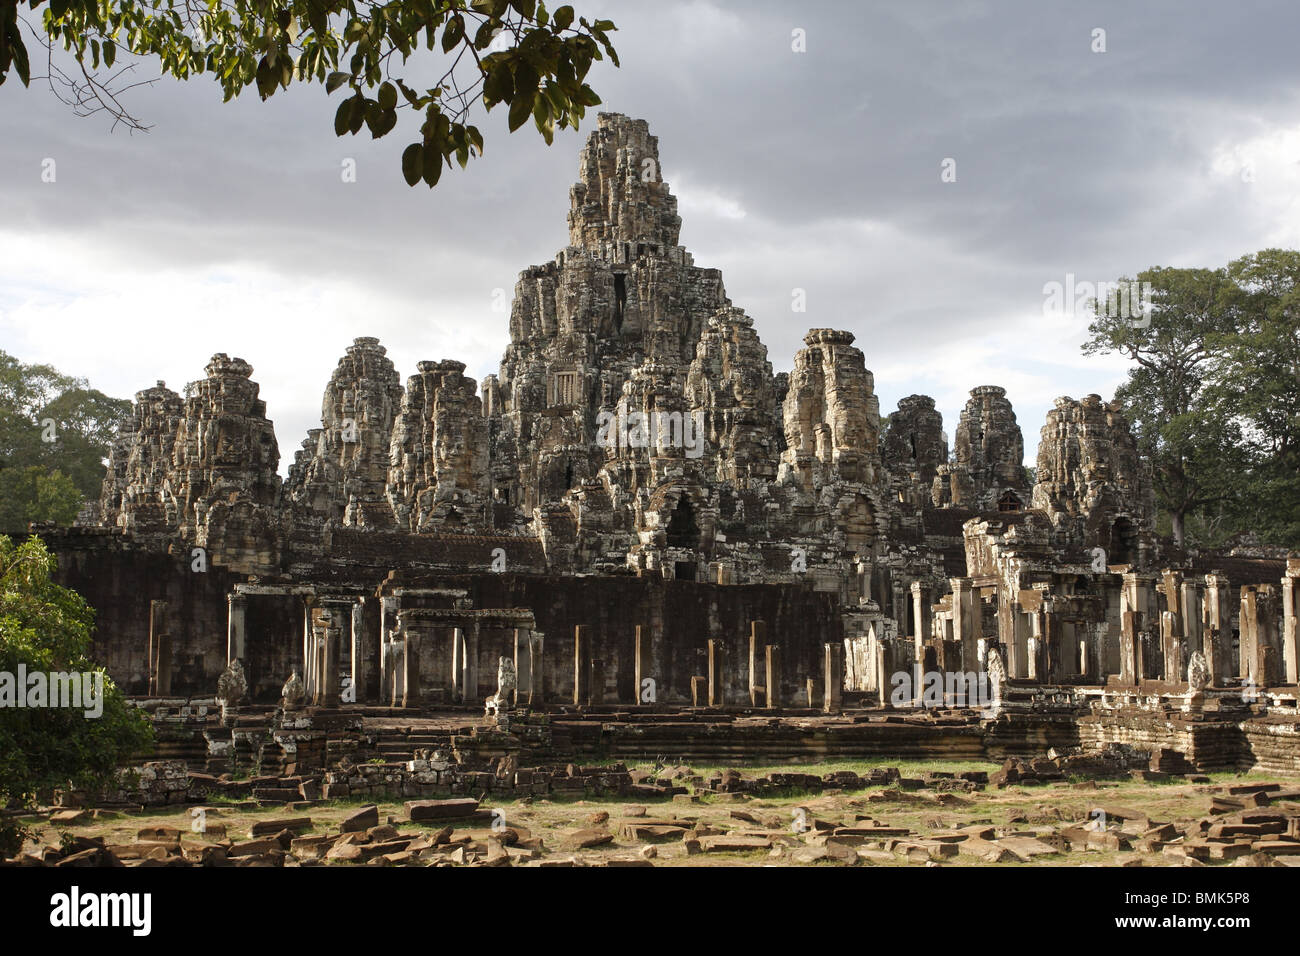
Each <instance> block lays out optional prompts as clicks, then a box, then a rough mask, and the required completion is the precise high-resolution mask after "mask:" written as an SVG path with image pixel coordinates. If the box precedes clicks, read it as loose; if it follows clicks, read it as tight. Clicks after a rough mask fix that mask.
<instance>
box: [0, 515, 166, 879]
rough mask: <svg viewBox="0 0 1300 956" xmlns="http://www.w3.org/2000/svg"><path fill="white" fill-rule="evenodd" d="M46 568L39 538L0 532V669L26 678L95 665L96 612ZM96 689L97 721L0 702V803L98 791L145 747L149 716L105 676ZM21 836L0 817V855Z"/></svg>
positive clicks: (49, 560)
mask: <svg viewBox="0 0 1300 956" xmlns="http://www.w3.org/2000/svg"><path fill="white" fill-rule="evenodd" d="M54 567H55V560H54V556H53V555H52V554H50V553H49V551H47V550H46V548H45V545H44V544H43V543H42V542H41V541H40V539H38V538H35V537H33V538H31V539H29V540H28V541H26V542H24V543H23V544H15V543H14V542H13V541H12V540H11V539H10V538H8V537H5V536H3V535H0V674H8V675H17V673H18V668H19V665H20V664H21V665H25V669H26V672H27V673H28V674H32V673H36V672H41V673H50V672H64V673H72V672H77V673H86V672H90V671H96V670H98V668H96V667H95V665H94V664H93V663H92V661H91V660H90V648H91V628H92V623H93V620H94V612H93V611H92V610H91V609H90V608H89V607H88V606H87V605H86V602H85V601H84V600H83V599H82V598H81V596H80V595H79V594H77V593H76V592H75V591H70V590H68V589H67V588H63V587H60V586H58V585H57V584H55V583H53V581H52V580H51V575H52V574H53V572H54ZM101 673H102V671H101ZM102 686H103V709H102V712H101V713H100V715H99V716H98V717H95V716H88V715H87V714H86V712H85V709H77V708H68V707H22V708H18V707H13V706H0V805H3V806H8V807H17V808H20V809H21V808H25V807H27V806H30V805H31V804H32V803H33V801H35V800H37V799H41V798H46V797H48V795H49V793H50V791H52V790H53V789H54V788H56V787H66V786H71V787H74V788H77V789H83V788H84V789H91V790H94V789H98V788H102V787H104V786H106V785H107V784H108V783H109V782H110V781H111V779H112V777H113V774H114V773H115V771H116V770H117V768H118V766H119V765H120V764H121V763H123V762H124V761H127V760H129V759H130V758H131V757H132V756H134V755H139V754H141V753H143V752H144V751H145V750H146V748H148V747H149V746H150V743H151V740H152V731H151V729H150V725H149V721H148V717H147V715H146V714H144V713H143V712H142V711H140V710H138V709H136V708H133V707H131V706H129V705H128V704H127V701H126V698H125V696H124V695H123V694H122V691H121V690H120V689H119V688H118V687H117V686H116V685H115V684H113V682H112V681H110V680H109V679H108V675H107V674H104V675H103V685H102ZM17 690H18V691H19V692H23V691H25V690H26V688H18V689H17ZM0 699H2V698H0ZM23 836H24V831H23V828H22V827H21V826H19V825H18V823H17V822H16V820H15V819H14V818H13V817H4V818H0V855H12V854H13V853H15V852H16V851H17V849H18V847H19V845H20V844H21V841H22V839H23Z"/></svg>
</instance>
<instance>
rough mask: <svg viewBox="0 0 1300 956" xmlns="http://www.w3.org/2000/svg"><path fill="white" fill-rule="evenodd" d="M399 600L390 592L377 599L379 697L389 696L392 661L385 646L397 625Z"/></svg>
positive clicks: (391, 637) (391, 679)
mask: <svg viewBox="0 0 1300 956" xmlns="http://www.w3.org/2000/svg"><path fill="white" fill-rule="evenodd" d="M401 600H402V599H401V598H399V597H397V596H396V595H392V594H386V595H384V596H383V597H381V598H380V599H379V696H380V698H381V699H388V698H389V697H390V696H391V693H390V690H389V689H390V688H391V687H392V683H393V675H392V673H391V672H390V671H389V667H390V665H391V663H392V655H391V653H388V652H387V651H386V648H388V646H389V642H390V641H392V639H393V632H394V630H395V629H396V627H397V612H398V610H399V609H400V608H401Z"/></svg>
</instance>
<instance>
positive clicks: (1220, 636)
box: [1201, 573, 1236, 687]
mask: <svg viewBox="0 0 1300 956" xmlns="http://www.w3.org/2000/svg"><path fill="white" fill-rule="evenodd" d="M1201 609H1202V611H1203V614H1204V617H1203V624H1202V630H1201V634H1202V638H1201V644H1202V646H1203V647H1204V648H1205V650H1204V654H1205V663H1206V665H1207V666H1208V667H1209V668H1210V685H1211V686H1213V687H1225V686H1227V683H1228V679H1229V678H1230V677H1232V676H1234V675H1235V674H1236V667H1235V665H1234V663H1233V655H1232V610H1231V608H1230V607H1229V605H1228V578H1227V577H1226V576H1225V575H1222V574H1218V573H1211V574H1207V575H1206V576H1205V602H1204V603H1203V604H1202V605H1201Z"/></svg>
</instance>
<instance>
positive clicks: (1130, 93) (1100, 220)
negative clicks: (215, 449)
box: [0, 0, 1300, 465]
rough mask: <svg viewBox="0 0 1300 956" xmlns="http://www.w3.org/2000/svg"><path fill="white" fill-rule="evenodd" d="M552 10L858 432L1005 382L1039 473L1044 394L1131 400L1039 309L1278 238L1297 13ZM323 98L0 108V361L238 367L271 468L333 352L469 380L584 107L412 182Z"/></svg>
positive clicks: (309, 412)
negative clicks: (261, 414)
mask: <svg viewBox="0 0 1300 956" xmlns="http://www.w3.org/2000/svg"><path fill="white" fill-rule="evenodd" d="M575 6H577V7H578V9H579V11H580V12H583V13H587V14H588V15H593V16H604V17H609V18H611V19H613V20H615V21H616V23H617V24H618V27H619V30H618V33H617V34H615V40H616V45H617V47H618V49H619V54H620V58H621V60H622V64H623V65H622V68H621V69H614V68H613V67H612V66H611V65H609V64H608V63H604V64H597V66H596V67H595V69H594V72H593V76H592V78H591V79H592V84H593V86H595V88H596V89H597V90H598V92H599V93H600V94H601V96H602V97H603V100H604V105H603V106H602V107H601V109H608V110H613V111H618V112H623V113H628V114H630V115H633V116H637V117H640V118H644V119H646V120H648V121H649V123H650V126H651V130H652V132H654V133H655V134H656V135H657V136H658V137H659V141H660V153H661V160H662V167H663V175H664V178H665V179H666V180H667V181H668V182H669V184H670V186H671V187H672V188H673V190H674V192H675V193H676V194H677V195H678V198H679V211H680V213H681V215H682V218H683V229H682V243H683V244H684V245H686V246H687V248H688V249H690V250H691V252H692V253H693V254H694V256H695V258H696V262H697V263H699V264H700V265H705V266H716V267H719V268H721V269H722V270H723V275H724V279H725V282H726V285H727V290H728V294H729V295H730V297H731V298H732V300H733V301H734V302H735V303H736V304H737V305H739V306H740V307H742V308H744V309H746V311H748V312H749V314H750V315H752V316H753V317H754V319H755V323H756V326H757V328H758V330H759V332H760V334H761V335H762V337H763V340H764V342H765V343H766V344H767V346H768V349H769V357H770V358H771V360H772V362H773V365H774V366H775V367H776V368H778V369H781V368H788V367H789V366H790V363H791V359H792V356H793V353H794V351H795V350H796V349H797V348H799V347H800V345H801V339H802V336H803V334H804V332H805V331H806V330H807V329H808V328H809V327H822V326H830V327H837V328H846V329H849V330H851V331H853V332H855V333H856V334H857V336H858V343H857V344H858V345H859V346H861V347H862V349H863V351H864V352H865V353H866V356H867V365H868V367H869V368H871V369H872V370H873V371H874V373H875V376H876V388H877V392H878V393H879V394H880V397H881V409H882V412H888V411H889V410H891V409H892V408H893V407H894V406H895V404H896V402H897V400H898V398H900V397H902V396H904V395H907V394H910V393H912V392H917V391H919V392H926V393H928V394H931V395H934V396H935V398H936V399H937V401H938V403H939V407H940V409H941V410H942V411H943V413H944V417H945V423H946V427H947V429H948V431H949V433H950V434H951V433H952V431H953V429H954V428H955V425H956V415H957V412H958V411H959V410H960V408H961V405H962V404H963V402H964V397H965V395H966V393H967V391H968V390H969V389H970V388H971V387H973V386H976V385H980V384H1003V385H1005V386H1006V387H1007V388H1008V395H1009V397H1010V398H1011V399H1012V400H1013V402H1014V403H1015V406H1016V409H1017V413H1018V416H1019V420H1020V423H1021V426H1022V428H1023V429H1024V431H1025V437H1026V446H1027V453H1028V454H1029V455H1030V457H1031V458H1032V455H1033V449H1034V447H1035V444H1036V438H1037V430H1038V425H1039V424H1040V423H1041V422H1042V420H1043V416H1044V414H1045V412H1046V410H1047V408H1048V407H1050V404H1051V400H1052V398H1053V397H1054V396H1055V395H1057V394H1064V393H1067V392H1068V393H1071V394H1074V395H1076V396H1077V395H1079V394H1083V393H1087V392H1090V391H1096V392H1100V393H1102V394H1104V395H1109V393H1110V392H1111V391H1112V390H1113V388H1114V386H1115V385H1116V384H1117V383H1118V382H1119V381H1120V380H1121V378H1122V374H1123V369H1122V365H1121V364H1119V363H1118V362H1116V361H1113V360H1112V361H1107V360H1104V359H1085V358H1083V357H1082V356H1081V355H1080V353H1079V345H1080V343H1081V342H1082V341H1083V338H1084V336H1085V334H1086V321H1084V320H1081V319H1080V320H1077V321H1071V320H1069V319H1062V318H1057V319H1052V318H1047V317H1045V316H1044V314H1043V292H1042V288H1043V285H1044V283H1047V282H1051V281H1064V279H1065V277H1066V274H1067V273H1074V274H1076V275H1078V276H1080V277H1085V278H1088V279H1091V280H1104V279H1115V278H1118V277H1119V276H1121V275H1133V274H1135V273H1136V272H1138V271H1140V270H1142V269H1144V268H1147V267H1149V266H1152V265H1184V266H1217V265H1221V264H1223V263H1225V262H1227V261H1228V260H1230V259H1231V258H1234V257H1236V256H1239V255H1242V254H1245V253H1248V252H1251V251H1254V250H1256V249H1259V248H1263V247H1266V246H1269V245H1278V244H1282V245H1300V232H1298V231H1297V230H1298V229H1300V215H1297V213H1298V212H1300V206H1297V203H1296V190H1297V188H1300V109H1298V107H1300V61H1298V60H1297V58H1296V57H1295V54H1294V38H1295V37H1296V36H1297V35H1300V8H1297V7H1296V6H1295V5H1294V4H1290V3H1285V2H1275V3H1264V2H1253V3H1252V2H1244V3H1241V2H1239V3H1234V4H1231V5H1229V4H1221V3H1201V2H1197V3H1189V2H1150V3H1142V4H1132V3H1121V2H1114V3H1112V2H1105V3H1088V4H1064V3H1042V2H999V3H970V4H961V5H954V4H951V3H946V2H942V3H941V2H899V3H891V4H882V3H849V2H823V3H801V4H790V3H779V2H743V3H742V2H739V0H736V2H716V3H701V2H676V0H662V2H656V3H654V4H643V3H636V4H633V3H628V2H622V3H619V2H611V0H604V2H589V3H588V2H579V3H576V4H575ZM1097 29H1102V30H1104V31H1105V43H1106V50H1105V52H1104V53H1098V52H1094V50H1093V48H1092V47H1093V31H1094V30H1097ZM795 30H800V31H803V36H804V37H805V42H806V52H802V53H797V52H795V51H794V50H793V49H792V31H795ZM424 69H427V67H424ZM139 70H140V73H141V78H145V76H144V75H145V74H147V73H148V71H149V66H148V64H141V66H140V67H139ZM337 100H338V94H336V95H335V96H334V97H328V96H326V95H325V93H324V91H323V89H321V88H319V87H294V88H291V89H290V90H289V91H287V92H284V93H281V94H278V95H276V96H275V97H273V98H272V99H271V100H269V101H267V102H260V101H258V100H257V99H256V97H255V96H248V97H246V98H244V99H243V100H241V101H235V102H232V103H227V104H222V103H221V94H220V91H219V90H218V88H217V87H216V85H215V83H213V82H212V81H211V80H210V79H205V78H203V77H199V78H196V79H194V80H191V81H190V82H188V83H178V82H173V81H170V80H162V81H159V82H157V83H156V84H153V85H152V86H149V87H143V88H140V89H137V90H135V91H133V92H132V94H131V98H130V101H129V102H130V105H131V106H132V108H133V109H134V111H135V112H136V113H137V114H139V115H140V116H141V117H142V118H143V119H144V120H145V121H146V122H148V123H150V124H152V131H151V132H149V133H148V134H137V135H127V134H125V133H123V132H122V131H120V130H119V131H118V132H114V133H110V132H109V128H108V127H109V123H108V122H107V121H106V120H104V119H103V118H102V117H98V118H90V119H77V118H75V117H73V116H72V115H71V113H70V112H69V111H68V110H67V109H65V108H64V107H62V106H60V105H59V104H58V103H57V102H56V101H55V100H54V99H53V97H52V96H51V95H50V94H49V93H48V91H46V90H44V89H42V88H41V86H40V84H39V83H36V82H33V85H32V87H31V88H30V89H26V90H24V89H23V88H22V87H21V86H20V85H19V84H18V83H17V82H16V81H13V80H11V81H10V82H8V83H6V84H5V85H4V86H3V87H0V243H4V242H6V241H7V242H8V245H6V246H4V248H6V249H15V250H18V251H19V252H20V253H23V254H25V255H27V256H29V257H33V256H39V258H29V259H26V260H21V256H20V257H19V258H20V260H21V261H23V262H25V263H26V264H25V265H22V266H20V265H16V264H15V261H14V257H13V256H5V257H4V261H0V348H4V349H5V350H7V351H10V352H12V353H14V354H16V355H18V356H19V357H21V358H23V359H25V360H28V361H36V360H40V361H49V362H52V363H53V364H55V365H57V366H59V367H61V368H64V369H65V370H67V371H69V372H74V373H76V374H81V375H85V376H87V377H89V378H90V379H91V381H92V383H94V384H95V385H96V386H98V387H100V388H103V389H105V390H106V391H110V392H114V393H116V394H129V393H131V392H134V391H135V390H136V389H138V388H142V387H144V386H146V385H149V384H152V382H153V381H154V380H155V379H156V378H159V377H163V376H164V373H166V377H168V378H169V379H171V380H172V381H171V384H172V385H173V386H174V387H176V386H179V385H180V384H182V383H183V381H184V380H187V379H194V378H197V377H199V376H200V375H201V374H202V367H203V365H204V364H205V362H206V360H207V358H208V356H209V355H210V354H211V353H212V352H214V351H226V352H229V353H231V354H239V355H242V356H244V357H246V358H248V359H249V360H250V361H251V362H253V364H254V366H255V367H256V371H255V373H254V377H255V378H256V379H257V380H258V381H259V382H260V383H261V385H262V394H263V397H265V398H266V399H267V402H268V406H269V407H268V413H269V414H270V415H271V417H272V418H274V419H275V421H276V425H277V433H278V437H279V441H280V447H281V455H282V462H283V463H284V464H285V465H287V462H288V460H290V459H291V458H292V450H293V449H294V448H295V447H296V446H297V444H298V442H299V441H300V440H301V438H302V436H304V435H305V434H306V430H307V428H309V427H311V426H312V425H314V424H316V418H317V417H318V415H319V400H320V394H321V389H322V388H323V386H324V384H325V381H326V380H327V378H328V376H329V373H330V371H331V369H332V367H333V359H335V358H337V356H338V355H340V354H342V351H343V349H344V347H345V346H346V345H347V344H348V343H349V342H350V341H351V338H352V337H353V336H355V335H363V334H377V335H379V336H380V337H381V339H382V341H383V342H384V344H385V345H386V346H388V348H389V351H390V354H391V355H392V356H393V358H394V361H395V362H396V364H397V365H398V368H399V370H400V371H401V372H402V373H403V374H404V375H405V374H409V373H410V372H411V371H413V369H414V364H415V362H416V361H417V360H419V359H422V358H453V357H454V358H459V359H461V360H462V361H465V362H466V363H467V364H468V365H469V366H470V370H471V371H472V372H474V373H476V374H477V375H479V376H481V375H483V374H485V373H487V372H490V371H494V370H495V367H496V363H497V361H498V360H499V358H500V354H501V351H502V350H503V349H504V347H505V345H506V343H507V340H508V330H507V315H506V314H504V313H502V312H499V311H493V310H492V308H491V305H492V302H493V301H494V299H493V297H494V295H497V296H499V294H500V293H499V290H506V293H507V294H508V293H509V291H510V290H512V289H513V285H514V281H515V278H516V276H517V274H518V272H519V271H520V270H521V269H523V268H524V267H526V266H528V265H530V264H533V263H538V262H542V261H545V260H547V259H549V258H550V257H552V256H553V255H554V254H555V252H556V251H557V250H558V249H560V248H562V247H563V246H564V245H565V243H566V241H567V229H566V224H565V215H566V213H567V210H568V188H569V186H570V184H571V183H572V181H573V180H574V178H575V172H576V169H577V152H578V150H579V148H580V146H581V143H582V141H583V138H584V137H585V136H586V133H587V131H588V129H589V128H590V127H591V126H592V125H594V117H591V118H590V120H589V121H588V122H586V123H584V125H583V129H582V130H579V131H577V132H574V131H566V132H562V133H560V134H559V135H557V137H556V140H555V143H554V144H553V145H552V146H550V147H547V146H546V145H545V144H544V143H543V141H542V140H541V138H540V137H539V136H537V135H536V134H535V133H534V132H532V131H531V129H530V128H529V127H525V129H523V130H521V131H519V132H518V133H516V134H514V135H510V134H508V133H507V131H506V128H505V117H504V115H503V111H494V113H492V114H489V115H488V116H486V117H481V118H480V121H479V125H480V127H481V128H482V129H483V131H484V134H485V137H486V141H487V142H486V154H485V155H484V156H483V157H482V158H481V159H479V160H476V161H474V162H472V163H471V164H470V167H469V169H467V170H464V171H461V170H459V169H456V170H453V171H449V172H447V173H446V174H445V175H444V177H443V179H442V181H441V183H440V184H439V186H438V187H437V188H436V189H435V190H432V191H429V190H427V189H425V188H424V187H423V186H421V187H418V188H416V189H410V188H408V187H407V186H406V185H405V183H404V182H403V181H402V179H401V175H400V171H399V168H398V157H399V155H400V152H401V149H402V147H403V146H404V145H405V143H406V142H407V141H408V139H409V138H411V137H410V136H409V135H406V134H404V133H403V126H402V125H401V124H399V126H398V128H397V130H395V131H394V132H393V133H391V134H390V135H389V136H387V137H385V138H384V139H381V140H378V141H373V142H372V141H371V140H370V139H369V138H368V136H367V135H366V134H364V133H363V134H362V135H360V136H357V137H344V138H342V139H340V138H337V137H335V136H334V133H333V124H332V119H333V113H334V109H335V107H336V105H337ZM47 157H52V158H54V159H55V160H56V161H57V162H58V182H57V184H48V183H43V182H42V181H41V178H40V169H41V163H42V160H43V159H44V158H47ZM347 159H351V160H354V161H355V163H356V169H357V178H356V182H354V183H344V182H342V180H341V177H340V165H341V163H342V162H343V161H344V160H347ZM946 159H952V160H954V161H955V164H956V171H957V178H956V181H955V182H951V183H944V182H941V179H940V170H941V163H942V162H943V161H944V160H946ZM1238 166H1241V167H1242V168H1243V169H1244V168H1245V167H1246V166H1249V167H1250V168H1251V171H1252V174H1251V177H1249V179H1248V178H1247V177H1245V176H1243V175H1238V169H1237V167H1238ZM1256 167H1257V168H1256ZM33 263H34V264H35V265H40V264H42V263H43V264H44V266H45V268H44V269H43V270H42V269H38V268H34V265H33ZM96 269H99V270H103V272H104V277H101V278H100V279H97V280H95V279H92V278H91V277H90V276H91V273H93V272H94V271H95V270H96ZM214 275H216V276H217V277H218V278H214ZM115 276H120V281H115V280H114V278H113V277H115ZM223 283H224V284H223ZM795 289H802V290H803V291H804V293H805V295H806V299H807V303H808V305H807V311H806V312H794V311H792V305H791V303H792V298H793V290H795ZM226 292H229V294H230V296H231V298H230V299H229V301H230V303H232V304H231V305H230V306H229V307H228V308H227V307H225V306H224V305H223V303H225V302H226V301H227V300H226V299H224V298H223V295H225V294H226ZM234 303H238V304H237V305H236V304H234ZM143 340H147V341H149V342H152V343H153V345H152V346H151V347H141V346H140V343H141V341H143Z"/></svg>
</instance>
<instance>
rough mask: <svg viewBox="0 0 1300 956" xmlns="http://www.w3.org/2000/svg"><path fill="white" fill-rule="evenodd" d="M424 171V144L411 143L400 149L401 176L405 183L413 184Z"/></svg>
mask: <svg viewBox="0 0 1300 956" xmlns="http://www.w3.org/2000/svg"><path fill="white" fill-rule="evenodd" d="M423 172H424V144H423V143H412V144H411V145H410V146H408V147H406V149H404V150H403V151H402V176H403V177H404V178H405V179H406V185H408V186H414V185H415V184H416V183H418V182H419V181H420V176H421V175H422V174H423Z"/></svg>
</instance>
